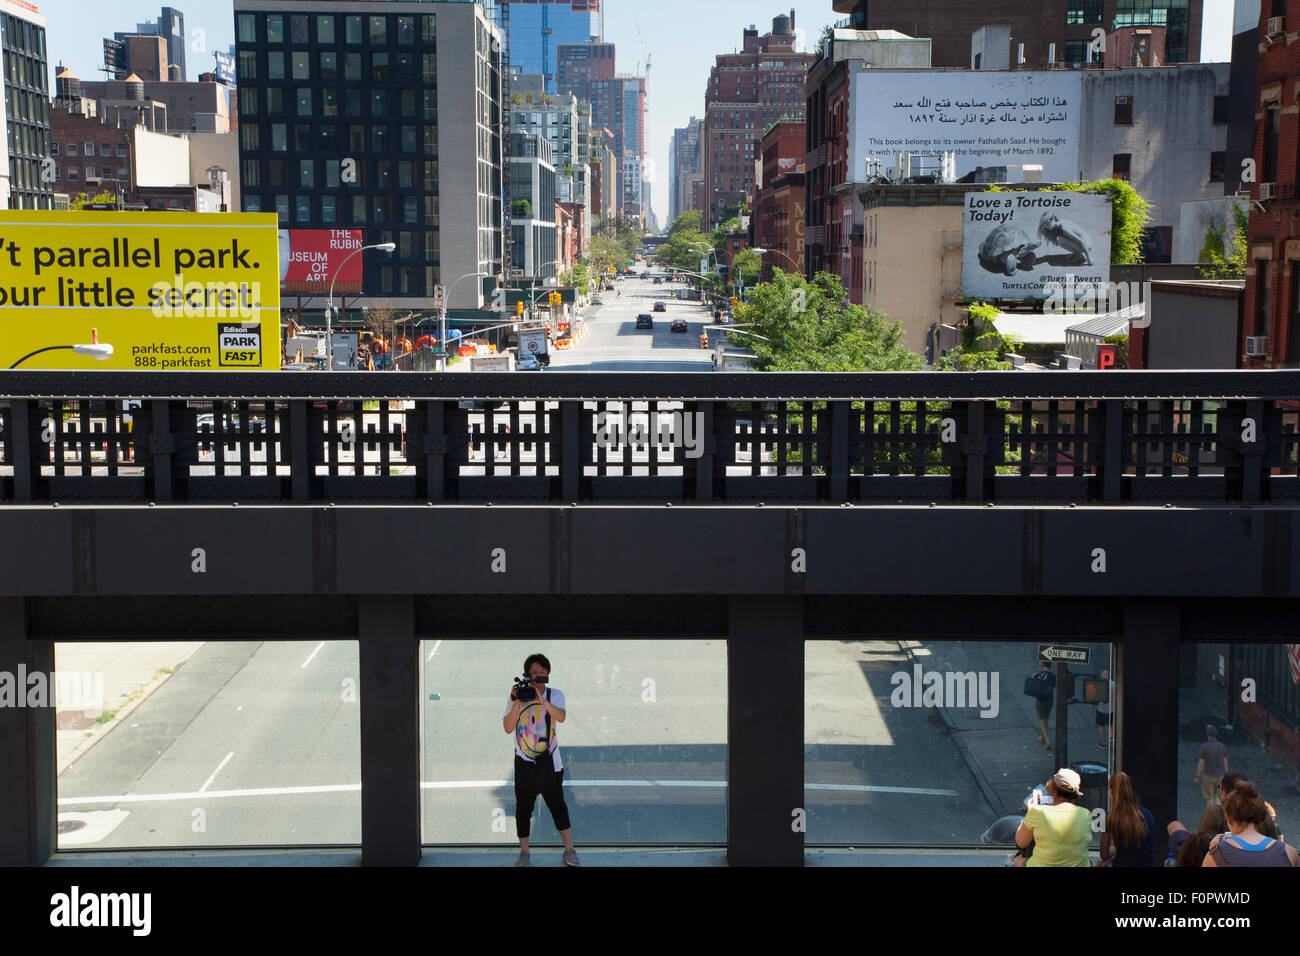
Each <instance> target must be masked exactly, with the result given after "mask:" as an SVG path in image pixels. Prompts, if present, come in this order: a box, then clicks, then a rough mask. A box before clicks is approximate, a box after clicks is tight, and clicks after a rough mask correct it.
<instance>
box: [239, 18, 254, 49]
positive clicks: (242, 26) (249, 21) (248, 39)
mask: <svg viewBox="0 0 1300 956" xmlns="http://www.w3.org/2000/svg"><path fill="white" fill-rule="evenodd" d="M235 34H236V39H237V40H238V41H239V42H240V43H256V42H257V14H255V13H241V14H238V15H237V16H236V17H235Z"/></svg>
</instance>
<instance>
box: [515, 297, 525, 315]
mask: <svg viewBox="0 0 1300 956" xmlns="http://www.w3.org/2000/svg"><path fill="white" fill-rule="evenodd" d="M523 314H524V303H523V300H520V301H518V302H516V303H515V315H523Z"/></svg>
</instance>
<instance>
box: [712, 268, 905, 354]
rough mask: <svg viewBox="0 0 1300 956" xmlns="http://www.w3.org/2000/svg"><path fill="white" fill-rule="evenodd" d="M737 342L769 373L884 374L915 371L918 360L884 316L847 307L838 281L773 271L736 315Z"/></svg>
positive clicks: (824, 276) (832, 277) (824, 275)
mask: <svg viewBox="0 0 1300 956" xmlns="http://www.w3.org/2000/svg"><path fill="white" fill-rule="evenodd" d="M735 314H736V322H737V324H738V325H741V326H748V328H747V329H741V330H738V331H739V332H741V333H752V334H738V335H737V339H738V340H739V341H743V342H746V343H748V344H750V345H751V347H752V348H753V350H754V353H755V355H756V356H757V357H758V358H757V363H756V364H757V367H758V368H759V369H761V370H762V371H768V372H883V371H903V370H908V371H912V370H917V369H920V368H922V367H923V366H924V362H923V360H922V359H921V356H919V355H917V354H916V353H915V352H912V351H909V350H908V349H906V348H904V347H903V345H902V338H903V330H902V327H901V326H900V325H899V324H898V323H897V322H895V323H892V324H891V323H889V322H887V321H886V320H885V316H884V314H883V313H881V312H878V311H872V310H868V309H864V308H863V307H862V306H859V305H853V304H851V303H849V302H848V296H847V295H846V293H845V291H844V286H843V284H842V283H841V281H840V278H839V276H836V275H832V274H830V273H826V272H819V273H818V274H817V276H816V277H815V278H814V279H813V280H812V281H811V282H808V281H807V280H805V279H804V278H803V277H802V276H798V275H793V274H791V273H787V272H784V271H783V270H781V269H777V270H776V271H775V275H774V277H773V280H772V281H771V282H765V283H762V284H761V285H759V286H757V287H755V289H754V290H753V292H752V293H751V294H750V301H749V303H748V304H745V305H741V306H738V307H737V309H736V313H735Z"/></svg>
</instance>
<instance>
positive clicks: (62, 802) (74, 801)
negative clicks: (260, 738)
mask: <svg viewBox="0 0 1300 956" xmlns="http://www.w3.org/2000/svg"><path fill="white" fill-rule="evenodd" d="M232 756H233V754H232ZM227 759H229V758H227ZM224 763H225V762H224V761H223V762H222V764H223V766H224ZM217 769H218V770H219V769H221V768H220V767H218V768H217ZM213 776H214V777H215V776H216V774H215V773H214V774H213ZM208 782H209V783H211V779H209V781H208ZM512 783H513V781H510V780H434V781H429V780H425V781H423V782H422V783H421V784H420V789H421V790H491V789H495V788H497V787H509V786H511V785H512ZM564 784H565V786H567V787H642V788H644V787H661V788H665V789H685V788H690V787H698V788H705V789H725V788H726V786H727V783H726V781H725V780H566V781H565V782H564ZM204 786H205V787H206V786H207V784H204ZM804 789H806V790H828V791H835V790H840V791H845V792H849V793H903V794H912V795H916V796H928V797H957V796H960V794H958V793H957V791H956V790H937V789H930V788H925V787H884V786H874V785H871V784H853V783H809V784H804ZM360 790H361V784H359V783H337V784H321V785H318V786H305V787H255V788H251V789H247V790H208V791H206V792H205V791H203V790H199V791H197V792H189V793H128V794H118V795H116V796H90V797H60V798H59V806H84V805H86V804H92V803H166V802H171V801H176V800H193V799H195V798H196V797H198V796H200V795H201V796H203V798H204V799H208V800H220V799H225V798H231V797H285V796H297V795H300V794H312V793H349V792H357V791H360Z"/></svg>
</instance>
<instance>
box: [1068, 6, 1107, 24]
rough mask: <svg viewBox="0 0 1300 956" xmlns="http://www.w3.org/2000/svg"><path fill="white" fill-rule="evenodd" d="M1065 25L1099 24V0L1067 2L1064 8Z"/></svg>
mask: <svg viewBox="0 0 1300 956" xmlns="http://www.w3.org/2000/svg"><path fill="white" fill-rule="evenodd" d="M1065 22H1066V23H1071V24H1074V23H1101V0H1069V3H1067V4H1066V7H1065Z"/></svg>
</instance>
